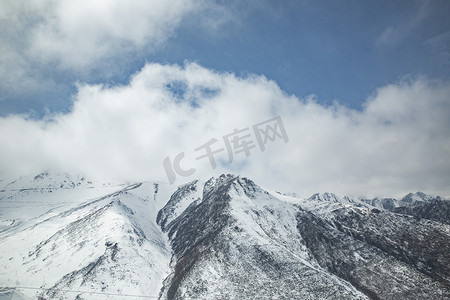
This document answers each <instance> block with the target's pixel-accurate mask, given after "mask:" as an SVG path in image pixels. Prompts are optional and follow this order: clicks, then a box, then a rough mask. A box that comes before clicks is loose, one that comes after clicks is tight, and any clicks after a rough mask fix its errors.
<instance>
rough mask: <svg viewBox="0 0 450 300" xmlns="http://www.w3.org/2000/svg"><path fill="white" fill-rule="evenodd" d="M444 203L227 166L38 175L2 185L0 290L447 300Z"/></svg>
mask: <svg viewBox="0 0 450 300" xmlns="http://www.w3.org/2000/svg"><path fill="white" fill-rule="evenodd" d="M448 203H449V201H447V200H444V199H441V198H439V197H430V196H427V195H425V194H422V193H416V194H409V195H407V196H406V197H404V198H403V199H401V200H396V199H389V198H386V199H377V198H376V199H372V200H370V201H369V200H364V199H361V200H360V199H356V198H353V197H349V196H339V195H336V194H332V193H323V194H315V195H313V196H311V197H310V198H308V199H298V198H295V197H290V196H286V195H283V194H280V193H277V192H271V191H267V190H264V189H263V188H261V187H259V186H258V185H257V184H255V183H254V182H253V181H251V180H250V179H247V178H243V177H240V176H234V175H222V176H220V177H218V178H211V179H209V180H208V181H206V182H204V181H201V180H194V181H192V182H190V183H187V184H184V185H181V186H179V187H178V188H176V189H174V188H172V187H170V186H168V185H164V184H161V183H156V182H146V183H136V184H128V185H117V184H103V183H99V182H96V181H92V180H88V179H86V178H83V177H80V176H69V175H67V174H54V173H51V172H43V173H41V174H39V175H37V176H28V177H22V178H21V179H20V180H16V181H14V182H13V183H11V182H10V183H8V182H6V183H4V185H3V189H2V190H0V207H1V209H0V261H1V262H2V267H3V269H2V270H3V271H2V272H0V288H1V291H2V293H3V294H4V295H13V294H12V290H11V287H15V293H16V295H19V294H18V293H19V292H21V293H23V295H22V294H20V297H22V296H23V297H25V296H28V297H31V298H39V299H105V298H108V299H123V298H124V297H147V298H159V299H274V298H277V299H448V298H450V257H449V255H448V253H450V225H448V207H449V205H448ZM26 287H28V289H27V288H26ZM0 296H1V295H0ZM23 297H22V298H23Z"/></svg>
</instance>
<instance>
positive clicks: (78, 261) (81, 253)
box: [0, 183, 170, 299]
mask: <svg viewBox="0 0 450 300" xmlns="http://www.w3.org/2000/svg"><path fill="white" fill-rule="evenodd" d="M117 188H118V187H115V189H117ZM77 189H82V188H80V187H76V188H74V189H71V190H64V192H65V193H66V194H72V195H71V197H72V200H71V201H73V202H70V203H66V204H65V205H63V206H62V207H61V203H62V202H64V201H62V202H59V204H58V202H57V201H55V203H53V205H54V207H53V208H51V209H50V210H48V211H46V212H44V213H42V214H41V213H39V215H37V216H35V217H31V218H30V219H27V218H22V220H20V225H18V226H16V227H10V228H7V229H5V230H4V232H3V233H2V235H1V236H0V243H1V244H2V245H6V246H4V247H1V248H0V259H1V261H2V264H3V266H4V269H5V270H6V272H4V273H3V272H2V274H1V275H0V280H1V282H2V283H3V285H5V284H6V285H7V286H16V285H19V286H32V287H39V288H40V289H39V290H24V291H23V292H24V293H26V294H27V295H29V296H32V295H34V297H37V296H39V297H40V298H42V299H54V298H58V299H74V298H77V299H104V298H105V293H109V294H116V295H120V294H124V293H126V294H133V295H138V296H139V295H149V296H152V297H157V296H158V294H159V290H160V287H161V283H162V281H163V279H164V277H165V276H167V274H168V272H169V262H170V249H169V248H168V245H167V243H166V240H165V238H164V235H163V234H162V232H161V230H160V228H159V226H157V225H156V213H157V211H158V210H159V208H160V206H161V204H160V203H159V202H158V201H160V199H159V196H160V195H159V193H161V192H162V189H161V188H160V187H159V185H158V184H157V183H142V184H141V183H140V184H134V185H130V186H127V187H124V188H123V187H119V190H116V191H115V192H112V193H108V194H106V195H103V196H101V197H95V198H91V199H85V198H84V199H83V198H81V199H78V201H75V200H74V199H76V196H75V195H73V194H79V195H81V196H84V195H86V191H85V190H80V191H78V190H77ZM93 189H95V187H94V188H93ZM90 190H91V194H92V192H93V191H92V189H90ZM100 190H102V189H101V188H100ZM108 190H110V189H108ZM6 192H8V190H6V191H5V193H6ZM33 193H34V192H33ZM53 193H58V192H57V191H54V192H53ZM53 193H52V194H53ZM93 194H96V193H93ZM60 195H63V194H61V193H60ZM35 196H37V197H38V198H39V199H45V198H46V196H48V190H47V189H44V190H39V192H37V194H36V195H35ZM24 197H25V196H24ZM166 197H167V195H164V193H163V195H161V198H162V199H165V198H166ZM25 198H26V199H28V201H27V203H28V204H29V205H30V204H36V203H33V201H32V198H33V197H30V196H29V195H28V196H26V197H25ZM15 199H20V197H17V196H16V197H15ZM0 201H1V200H0ZM163 201H165V200H163ZM40 202H41V201H39V202H38V203H37V204H39V203H40ZM48 205H49V206H50V205H52V204H51V203H50V204H48ZM35 207H38V206H36V205H35ZM12 280H14V282H11V281H12ZM73 291H86V292H73ZM89 291H92V292H98V294H90V293H89ZM102 293H103V294H102Z"/></svg>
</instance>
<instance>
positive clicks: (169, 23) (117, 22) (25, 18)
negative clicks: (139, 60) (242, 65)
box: [0, 0, 220, 100]
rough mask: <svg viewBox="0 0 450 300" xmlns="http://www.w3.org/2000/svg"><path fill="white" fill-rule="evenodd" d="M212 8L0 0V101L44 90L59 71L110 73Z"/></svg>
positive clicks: (180, 3) (158, 1) (178, 1)
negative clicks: (0, 92) (183, 22)
mask: <svg viewBox="0 0 450 300" xmlns="http://www.w3.org/2000/svg"><path fill="white" fill-rule="evenodd" d="M213 7H214V4H208V3H207V2H206V1H193V0H173V1H166V0H152V1H147V0H129V1H119V0H109V1H104V0H86V1H79V0H61V1H53V0H31V1H30V0H27V1H24V0H12V1H10V0H8V1H1V2H0V27H1V28H2V30H1V31H0V66H1V68H0V90H1V91H2V94H3V97H1V98H0V100H2V99H3V98H4V99H7V98H8V97H7V96H10V95H17V94H19V95H20V94H25V95H29V94H33V93H35V92H36V91H38V90H41V91H45V90H47V91H48V90H50V89H52V88H55V83H54V82H53V81H52V78H53V79H57V78H58V77H59V76H60V75H61V74H65V75H67V74H69V75H70V76H73V74H76V76H77V77H78V78H82V79H87V78H89V76H92V74H100V75H95V76H99V77H101V79H104V78H109V77H111V76H113V75H115V74H117V73H118V72H120V71H121V70H120V68H123V67H124V66H123V64H124V63H125V62H126V61H127V60H125V56H126V55H128V56H136V55H139V54H141V55H142V54H148V53H151V52H152V51H153V50H155V49H160V48H161V47H163V46H164V43H165V42H166V41H167V40H168V39H170V37H171V36H172V35H173V32H174V30H175V29H176V27H177V26H179V25H180V23H181V22H182V21H183V20H184V19H187V18H197V17H196V16H198V15H201V12H202V11H203V10H208V9H209V10H212V9H213ZM215 19H216V20H217V21H216V22H220V21H219V20H220V16H219V15H217V14H216V15H215ZM202 20H203V22H207V21H208V18H206V17H203V18H202ZM119 57H120V59H118V58H119ZM61 72H63V73H61ZM64 72H66V73H64ZM52 76H53V77H52ZM5 95H6V96H5Z"/></svg>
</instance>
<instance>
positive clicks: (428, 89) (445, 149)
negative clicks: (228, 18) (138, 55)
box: [0, 63, 450, 196]
mask: <svg viewBox="0 0 450 300" xmlns="http://www.w3.org/2000/svg"><path fill="white" fill-rule="evenodd" d="M174 83H175V84H174ZM449 97H450V88H449V85H448V83H435V82H430V81H427V80H425V79H416V80H410V81H406V82H400V83H398V84H392V85H388V86H384V87H381V88H380V89H378V90H377V91H376V92H375V93H374V94H373V95H372V96H371V97H370V98H369V99H367V101H366V102H365V106H364V109H363V110H362V111H356V110H351V109H348V108H346V107H343V106H339V105H338V104H336V105H334V106H331V107H324V106H321V105H319V104H318V103H317V102H316V101H315V99H314V97H309V98H306V99H298V98H296V97H294V96H289V95H286V94H285V93H284V92H283V91H282V90H280V88H279V87H278V86H277V84H275V83H274V82H273V81H270V80H268V79H267V78H265V77H262V76H255V75H249V76H247V77H237V76H236V75H234V74H232V73H218V72H214V71H212V70H209V69H206V68H203V67H201V66H199V65H197V64H194V63H188V64H186V65H185V66H184V67H180V66H177V65H161V64H147V65H146V66H145V67H144V68H143V69H142V70H141V71H140V72H138V73H137V74H136V75H135V76H133V77H132V79H131V81H130V82H129V84H127V85H124V86H118V87H112V88H109V87H107V86H101V85H80V86H79V87H78V93H77V94H76V95H75V102H74V106H73V109H72V111H71V112H70V113H68V114H57V115H52V116H47V118H46V119H44V120H31V119H27V118H26V117H24V116H10V117H6V118H1V119H0V144H1V145H2V147H1V149H0V157H2V159H1V160H0V170H1V174H0V176H1V177H5V176H9V175H18V174H22V173H24V172H27V171H30V170H40V169H44V168H55V169H62V170H69V171H74V172H85V173H88V174H91V175H93V176H99V175H101V176H110V177H115V178H120V179H128V180H150V179H151V180H164V181H167V176H166V174H165V170H164V168H163V161H164V158H165V157H167V156H169V157H172V158H173V157H174V156H175V155H176V154H178V153H180V152H185V153H186V157H185V159H184V160H183V167H184V168H186V169H187V168H190V167H192V168H195V169H197V173H196V174H195V175H194V176H193V177H209V176H213V175H217V174H218V173H222V172H230V171H231V172H232V171H233V170H236V169H239V171H240V173H241V174H243V175H247V176H249V177H251V178H253V179H255V180H256V181H258V182H260V183H262V184H264V185H266V186H267V187H271V188H279V189H283V190H285V191H296V192H299V193H300V194H302V195H305V196H306V195H309V194H311V193H313V192H317V191H334V192H340V193H346V194H347V193H348V194H353V195H359V194H366V195H367V194H369V195H374V194H378V195H396V194H403V193H405V192H407V191H411V190H424V191H431V192H433V193H436V192H438V193H443V194H444V195H449V194H450V190H449V186H448V182H449V179H450V171H449V170H450V132H449V130H448V128H450V103H449V102H448V99H449ZM193 103H195V105H194V104H193ZM277 115H280V116H281V117H282V120H283V123H284V125H285V128H286V132H287V134H288V137H289V142H288V143H284V142H279V143H275V142H274V143H272V144H270V145H268V146H267V149H266V151H264V152H261V151H253V152H252V153H251V155H250V157H245V155H243V154H242V153H241V154H242V155H240V156H239V155H236V158H235V161H233V162H232V163H231V164H220V163H219V164H218V167H217V169H215V170H212V169H211V165H210V164H209V162H208V160H195V157H197V156H198V153H195V151H194V149H195V148H197V147H199V146H201V145H203V144H205V143H206V142H208V141H209V140H210V139H211V138H216V139H221V138H222V137H223V136H224V135H226V134H229V133H230V132H232V131H233V130H234V129H242V128H245V127H248V126H251V125H253V124H256V123H259V122H261V121H264V120H267V119H270V118H271V117H274V116H277ZM218 159H221V160H222V161H227V159H228V157H227V155H226V153H222V154H220V155H218ZM179 179H180V180H189V179H186V178H179Z"/></svg>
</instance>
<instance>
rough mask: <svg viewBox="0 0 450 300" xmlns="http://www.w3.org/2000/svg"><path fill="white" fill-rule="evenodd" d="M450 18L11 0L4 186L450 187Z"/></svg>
mask: <svg viewBox="0 0 450 300" xmlns="http://www.w3.org/2000/svg"><path fill="white" fill-rule="evenodd" d="M449 13H450V2H449V1H445V0H442V1H439V0H420V1H419V0H416V1H401V0H399V1H356V0H354V1H352V0H346V1H308V0H298V1H294V0H286V1H269V0H261V1H256V0H253V1H252V0H250V1H233V0H231V1H202V0H199V1H193V0H191V1H190V0H183V1H181V0H174V1H165V0H152V1H144V0H142V1H141V0H131V1H126V2H125V1H118V0H112V1H103V0H96V1H74V0H64V1H50V0H39V1H37V0H27V1H21V0H19V1H9V0H6V1H2V2H1V3H0V28H1V30H0V66H1V67H0V179H1V178H10V177H14V176H19V175H23V174H26V173H29V172H38V171H40V170H44V169H55V170H62V171H67V172H76V173H83V174H87V175H90V176H93V177H102V178H111V179H119V180H129V181H137V180H159V181H165V182H167V181H170V182H172V181H173V184H179V183H182V182H186V181H189V180H193V179H195V178H209V177H211V176H217V175H219V174H221V173H235V174H241V175H243V176H248V177H249V178H252V179H253V180H254V181H256V182H257V183H259V184H261V185H263V186H265V187H267V188H271V189H277V190H280V191H283V192H296V193H297V194H299V195H301V196H304V197H307V196H310V195H311V194H312V193H316V192H336V193H340V194H348V195H353V196H402V195H404V194H406V193H408V192H411V191H412V192H415V191H419V190H420V191H424V192H428V193H431V194H440V195H442V196H450V184H449V182H450V131H449V129H448V128H450V126H449V125H450V85H449V82H450V20H449V18H448V15H449ZM258 124H259V125H258ZM282 129H284V130H282ZM258 135H259V137H260V138H261V140H258ZM208 150H210V151H212V155H211V157H209V156H208V155H207V154H208V152H207V151H208ZM202 157H203V158H202Z"/></svg>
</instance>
